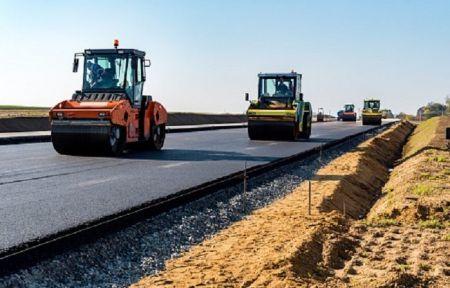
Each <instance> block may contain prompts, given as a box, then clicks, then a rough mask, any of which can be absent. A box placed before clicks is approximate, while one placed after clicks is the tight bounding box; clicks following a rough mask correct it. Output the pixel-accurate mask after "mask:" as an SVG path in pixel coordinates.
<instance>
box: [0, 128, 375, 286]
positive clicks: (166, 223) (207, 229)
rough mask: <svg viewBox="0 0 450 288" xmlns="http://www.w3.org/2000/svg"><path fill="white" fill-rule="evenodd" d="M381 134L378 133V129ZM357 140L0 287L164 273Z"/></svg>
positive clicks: (107, 281) (125, 280) (102, 282)
mask: <svg viewBox="0 0 450 288" xmlns="http://www.w3.org/2000/svg"><path fill="white" fill-rule="evenodd" d="M380 130H381V129H380ZM363 140H364V137H363V136H361V137H357V138H354V139H352V140H350V141H348V142H347V143H345V144H342V145H340V146H338V147H336V148H334V149H329V150H327V151H324V152H323V153H322V159H321V161H319V159H318V158H317V157H314V158H308V159H305V160H303V161H299V162H296V163H293V164H290V165H287V166H284V167H282V168H279V169H276V170H274V171H271V172H269V173H265V174H263V175H261V176H258V177H255V178H252V179H250V180H249V181H248V188H247V191H246V192H245V193H242V192H243V185H236V186H233V187H230V188H227V189H222V190H219V191H217V192H215V193H213V194H211V195H208V196H205V197H203V198H201V199H199V200H196V201H193V202H191V203H188V204H186V205H183V206H182V207H178V208H175V209H172V210H170V211H168V212H165V213H162V214H160V215H157V216H155V217H152V218H151V219H148V220H146V221H143V222H140V223H137V224H135V225H133V226H130V227H129V228H126V229H124V230H122V231H119V232H117V233H113V234H110V235H108V236H105V237H103V238H101V239H99V240H98V241H96V242H95V243H92V244H87V245H83V246H81V247H79V248H77V249H75V250H72V251H70V252H67V253H64V254H61V255H58V256H56V257H54V258H52V259H48V260H45V261H42V262H41V263H39V264H38V265H35V266H33V267H30V268H27V269H23V270H20V271H18V272H17V273H15V274H11V275H8V276H5V277H3V278H0V287H125V286H128V285H129V284H131V283H134V282H136V281H137V280H139V279H140V278H142V277H143V276H146V275H150V274H154V273H156V272H157V271H159V270H161V269H163V268H164V262H165V261H166V260H167V259H170V258H174V257H177V256H178V255H179V254H180V253H182V252H183V251H186V250H187V249H189V247H190V246H192V245H195V244H198V243H200V242H202V241H203V240H204V239H205V238H208V237H210V236H211V235H213V234H215V233H217V232H218V231H220V230H221V229H223V228H225V227H227V226H229V225H230V224H232V223H233V222H236V221H238V220H240V219H242V218H244V217H245V216H246V215H248V214H249V213H251V212H252V211H253V210H255V209H258V208H261V207H263V206H265V205H267V204H269V203H271V202H273V201H274V200H275V199H278V198H280V197H282V196H284V195H286V194H287V193H289V192H290V191H292V190H293V189H294V188H295V187H297V186H298V185H299V183H300V182H302V181H304V180H305V179H309V178H311V177H312V176H313V175H314V173H315V172H316V171H317V170H318V169H319V168H320V167H321V166H322V165H326V164H327V163H328V162H330V161H331V160H332V159H334V158H336V157H338V156H340V155H342V154H343V153H345V152H347V151H349V150H350V149H352V148H354V147H355V146H356V145H358V144H359V143H360V142H362V141H363Z"/></svg>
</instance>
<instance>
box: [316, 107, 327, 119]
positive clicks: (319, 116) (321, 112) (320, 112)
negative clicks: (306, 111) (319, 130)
mask: <svg viewBox="0 0 450 288" xmlns="http://www.w3.org/2000/svg"><path fill="white" fill-rule="evenodd" d="M316 117H317V122H324V121H325V111H324V110H323V108H319V110H317V116H316Z"/></svg>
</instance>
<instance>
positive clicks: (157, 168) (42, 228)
mask: <svg viewBox="0 0 450 288" xmlns="http://www.w3.org/2000/svg"><path fill="white" fill-rule="evenodd" d="M370 128H373V126H362V125H361V123H360V122H356V123H352V122H346V123H343V122H328V123H317V124H316V123H314V124H313V132H312V136H311V139H310V140H308V141H295V142H288V141H272V140H269V141H250V140H249V139H248V137H247V130H246V129H225V130H214V131H201V132H188V133H176V134H168V135H167V138H166V144H165V146H164V150H162V151H159V152H150V151H131V152H129V153H127V154H125V155H124V156H122V157H120V158H113V157H87V156H84V157H80V156H64V155H59V154H57V153H56V152H55V151H54V150H53V148H52V145H51V143H34V144H19V145H4V146H0V199H1V200H0V251H1V250H4V249H8V248H11V247H14V246H16V245H19V244H21V243H24V242H28V241H31V240H33V239H36V238H41V237H44V236H47V235H50V234H54V233H57V232H59V231H62V230H65V229H68V228H72V227H75V226H78V225H80V224H83V223H86V222H89V221H93V220H96V219H99V218H101V217H104V216H108V215H112V214H115V213H118V212H121V211H123V210H126V209H127V208H131V207H134V206H137V205H140V204H142V203H145V202H148V201H152V200H155V199H158V198H161V197H164V196H168V195H170V194H173V193H175V192H178V191H181V190H184V189H187V188H190V187H194V186H197V185H200V184H202V183H205V182H207V181H211V180H214V179H217V178H219V177H222V176H226V175H229V174H231V173H234V172H238V171H241V170H243V168H244V165H245V163H246V162H247V167H251V166H255V165H260V164H264V163H267V162H270V161H273V160H276V159H279V158H282V157H287V156H291V155H294V154H297V153H300V152H302V151H305V150H309V149H311V148H314V147H317V146H320V145H322V144H324V143H326V142H328V141H332V140H335V139H339V138H343V137H345V136H349V135H353V134H356V133H359V132H362V131H365V130H368V129H370Z"/></svg>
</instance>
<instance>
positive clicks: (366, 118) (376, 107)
mask: <svg viewBox="0 0 450 288" xmlns="http://www.w3.org/2000/svg"><path fill="white" fill-rule="evenodd" d="M381 118H382V113H381V110H380V100H378V99H367V100H364V108H363V111H362V122H363V125H381Z"/></svg>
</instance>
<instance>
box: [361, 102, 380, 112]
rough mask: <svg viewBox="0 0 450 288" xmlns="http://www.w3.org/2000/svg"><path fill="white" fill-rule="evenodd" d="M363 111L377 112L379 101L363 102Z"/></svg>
mask: <svg viewBox="0 0 450 288" xmlns="http://www.w3.org/2000/svg"><path fill="white" fill-rule="evenodd" d="M364 109H371V110H378V109H380V101H379V100H365V101H364Z"/></svg>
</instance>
